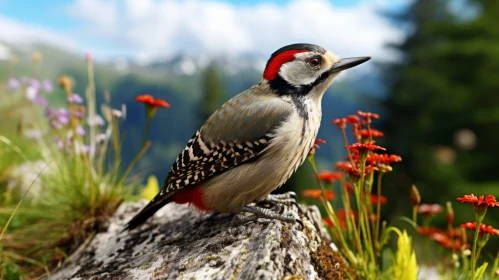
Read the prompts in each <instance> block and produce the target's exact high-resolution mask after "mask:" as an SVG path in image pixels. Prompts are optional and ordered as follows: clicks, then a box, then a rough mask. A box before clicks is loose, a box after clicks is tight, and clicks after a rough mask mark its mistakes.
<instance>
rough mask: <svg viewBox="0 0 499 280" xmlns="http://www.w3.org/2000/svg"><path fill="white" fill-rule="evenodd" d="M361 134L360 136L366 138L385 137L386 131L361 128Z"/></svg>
mask: <svg viewBox="0 0 499 280" xmlns="http://www.w3.org/2000/svg"><path fill="white" fill-rule="evenodd" d="M359 134H360V136H362V137H364V138H371V137H383V136H384V133H383V132H381V131H379V130H376V129H370V130H368V129H361V130H359Z"/></svg>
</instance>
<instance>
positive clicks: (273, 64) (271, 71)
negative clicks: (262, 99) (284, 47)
mask: <svg viewBox="0 0 499 280" xmlns="http://www.w3.org/2000/svg"><path fill="white" fill-rule="evenodd" d="M301 52H308V50H289V51H285V52H282V53H280V54H278V55H277V56H276V57H274V58H272V60H271V61H270V62H269V64H268V65H267V68H265V72H263V78H264V79H265V80H267V81H271V80H273V79H275V77H276V76H277V73H279V69H281V66H282V65H283V64H284V63H286V62H290V61H291V60H293V59H294V58H295V54H297V53H301Z"/></svg>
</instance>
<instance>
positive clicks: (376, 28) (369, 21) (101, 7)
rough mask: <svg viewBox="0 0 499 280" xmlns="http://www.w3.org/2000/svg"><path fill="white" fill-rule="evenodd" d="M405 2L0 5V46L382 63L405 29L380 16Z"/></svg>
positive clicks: (166, 0)
mask: <svg viewBox="0 0 499 280" xmlns="http://www.w3.org/2000/svg"><path fill="white" fill-rule="evenodd" d="M408 1H410V0H271V1H263V0H240V1H234V0H232V1H231V0H185V1H182V0H45V1H30V2H29V4H28V3H27V1H19V0H0V42H2V41H3V42H7V43H10V44H30V43H33V42H43V43H48V44H53V45H56V46H59V47H62V48H65V49H68V50H71V51H74V52H82V53H83V52H85V51H89V52H91V53H92V54H93V55H94V57H96V58H97V59H103V60H105V59H115V58H128V59H135V60H140V61H152V60H155V59H158V58H167V57H170V56H172V55H175V54H179V53H187V54H194V55H219V54H228V55H238V54H258V55H266V56H268V55H269V54H270V53H272V52H273V51H274V50H276V49H278V48H280V47H281V46H284V45H287V44H291V43H297V42H304V43H314V44H318V45H321V46H323V47H325V48H327V49H330V50H332V51H333V52H335V53H337V54H339V55H340V56H361V55H370V56H373V57H374V58H378V59H387V58H389V57H390V56H391V55H392V54H391V53H390V52H389V51H388V50H387V48H385V45H386V43H389V42H393V41H397V40H400V38H401V37H402V31H401V30H399V29H397V28H396V26H393V25H392V24H390V23H389V22H388V21H387V20H386V19H385V18H383V16H382V15H381V14H380V12H381V11H393V10H397V9H402V8H403V7H404V6H405V5H407V3H408Z"/></svg>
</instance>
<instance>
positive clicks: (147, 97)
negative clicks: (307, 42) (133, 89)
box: [135, 94, 154, 105]
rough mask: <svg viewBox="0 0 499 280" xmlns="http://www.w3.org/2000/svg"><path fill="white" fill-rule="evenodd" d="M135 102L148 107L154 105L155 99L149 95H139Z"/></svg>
mask: <svg viewBox="0 0 499 280" xmlns="http://www.w3.org/2000/svg"><path fill="white" fill-rule="evenodd" d="M135 101H137V102H141V103H145V104H146V105H152V104H153V103H154V97H152V96H151V95H149V94H144V95H139V96H137V97H135Z"/></svg>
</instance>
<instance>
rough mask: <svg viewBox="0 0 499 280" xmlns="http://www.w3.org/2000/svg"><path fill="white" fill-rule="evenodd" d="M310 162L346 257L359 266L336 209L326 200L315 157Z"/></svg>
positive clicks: (310, 158) (311, 157) (323, 201)
mask: <svg viewBox="0 0 499 280" xmlns="http://www.w3.org/2000/svg"><path fill="white" fill-rule="evenodd" d="M308 162H309V163H310V165H311V166H312V170H313V172H314V175H315V178H316V180H317V182H318V183H319V186H320V188H321V191H322V198H323V199H322V203H323V205H324V208H325V209H326V212H327V214H328V216H329V218H330V219H331V221H332V222H333V224H334V231H335V233H336V235H337V236H338V240H339V241H340V244H341V246H342V247H343V249H344V252H345V253H346V256H347V258H348V259H349V260H350V262H351V263H352V264H357V263H358V262H357V259H356V258H355V256H354V255H353V253H352V251H351V250H350V249H349V248H348V245H347V243H346V241H345V238H344V237H343V234H342V232H341V228H340V225H339V222H338V218H337V217H336V214H335V213H334V209H333V207H332V206H331V204H330V203H329V201H327V200H326V193H325V189H324V186H323V185H322V182H321V180H320V179H319V172H318V171H317V167H316V165H315V160H314V157H313V156H309V157H308Z"/></svg>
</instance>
